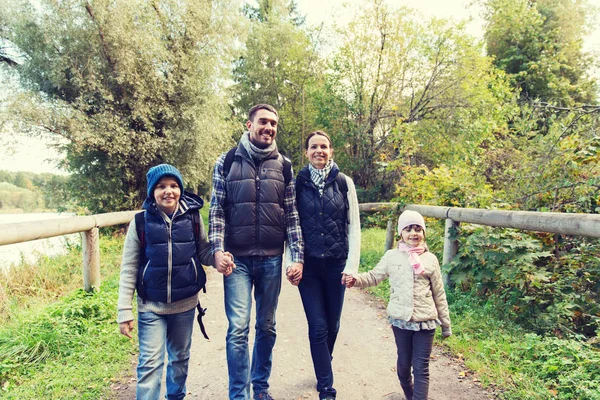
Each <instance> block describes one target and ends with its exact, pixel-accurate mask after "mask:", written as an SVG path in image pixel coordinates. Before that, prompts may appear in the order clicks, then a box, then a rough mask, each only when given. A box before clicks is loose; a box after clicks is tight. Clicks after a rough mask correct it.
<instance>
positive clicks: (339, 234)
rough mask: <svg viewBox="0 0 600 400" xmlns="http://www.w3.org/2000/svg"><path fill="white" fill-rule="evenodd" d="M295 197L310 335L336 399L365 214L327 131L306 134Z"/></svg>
mask: <svg viewBox="0 0 600 400" xmlns="http://www.w3.org/2000/svg"><path fill="white" fill-rule="evenodd" d="M305 147H306V157H307V158H308V160H309V162H310V164H308V165H307V166H306V167H304V168H303V169H302V170H301V171H300V173H299V174H298V177H297V180H296V200H297V203H298V212H299V214H300V224H301V226H302V236H303V238H304V246H305V247H304V268H303V271H302V279H301V281H300V282H299V284H298V288H299V290H300V296H301V297H302V304H303V305H304V311H305V313H306V318H307V320H308V338H309V341H310V352H311V355H312V359H313V365H314V369H315V375H316V377H317V390H318V391H319V399H335V396H336V390H335V389H334V388H333V370H332V368H331V360H332V354H333V347H334V345H335V340H336V337H337V334H338V331H339V328H340V317H341V315H342V305H343V303H344V292H345V289H346V287H345V286H344V284H343V282H342V274H355V273H356V272H357V271H358V264H359V261H360V219H359V213H358V200H357V198H356V190H355V188H354V183H353V182H352V179H350V178H349V177H347V176H346V175H344V174H342V173H341V172H340V170H339V169H338V166H337V165H336V164H335V162H333V159H332V157H333V149H332V147H331V139H330V138H329V136H328V135H327V134H326V133H325V132H322V131H316V132H312V133H311V134H309V135H308V137H307V138H306V143H305Z"/></svg>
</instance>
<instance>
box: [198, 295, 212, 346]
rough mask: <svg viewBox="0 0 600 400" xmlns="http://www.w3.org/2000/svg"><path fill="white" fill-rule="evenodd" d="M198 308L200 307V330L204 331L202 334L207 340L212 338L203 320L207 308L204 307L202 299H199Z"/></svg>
mask: <svg viewBox="0 0 600 400" xmlns="http://www.w3.org/2000/svg"><path fill="white" fill-rule="evenodd" d="M196 308H197V309H198V317H197V320H198V325H200V331H202V335H203V336H204V338H205V339H206V340H210V339H209V338H208V335H207V334H206V328H205V327H204V323H203V322H202V317H204V315H205V314H206V308H202V305H201V304H200V299H198V305H197V306H196Z"/></svg>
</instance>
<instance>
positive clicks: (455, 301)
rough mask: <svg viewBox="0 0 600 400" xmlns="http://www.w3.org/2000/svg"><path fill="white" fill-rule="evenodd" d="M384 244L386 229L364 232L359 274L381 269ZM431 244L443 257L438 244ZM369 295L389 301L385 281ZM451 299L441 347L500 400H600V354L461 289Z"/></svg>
mask: <svg viewBox="0 0 600 400" xmlns="http://www.w3.org/2000/svg"><path fill="white" fill-rule="evenodd" d="M428 233H430V230H428ZM431 237H434V236H431ZM384 242H385V231H384V230H383V229H379V228H369V229H365V230H363V232H362V246H361V266H360V270H361V271H363V272H364V271H368V270H370V269H372V268H373V267H374V266H375V265H377V262H378V261H379V260H380V259H381V257H382V256H383V244H384ZM428 242H429V245H430V248H431V249H432V250H433V251H434V253H436V255H438V258H439V256H440V255H439V254H437V253H438V251H436V250H438V248H441V247H440V246H438V244H439V243H438V242H439V241H435V242H433V243H432V241H431V240H428ZM369 291H370V292H371V293H373V294H374V295H376V296H378V297H380V298H382V299H383V300H385V301H386V302H387V301H388V300H389V283H388V281H387V280H386V281H384V282H382V283H381V284H380V285H379V286H378V287H377V288H370V289H369ZM447 295H448V302H449V305H450V316H451V318H452V330H453V333H454V335H453V336H452V337H450V338H449V339H447V340H445V341H443V342H441V343H442V344H443V345H444V346H445V347H446V348H448V349H449V350H450V351H451V352H452V353H453V354H454V355H456V356H457V357H460V358H462V359H464V361H465V365H466V366H467V367H468V368H470V369H471V370H473V371H475V372H476V373H477V375H478V377H479V379H480V380H481V383H482V384H483V385H484V387H485V386H492V385H493V386H495V387H496V388H500V390H499V394H498V395H499V396H500V398H502V399H507V400H517V399H518V400H542V399H577V400H600V352H598V350H596V349H595V348H593V347H592V346H591V345H590V344H588V343H586V342H584V341H581V340H576V339H561V338H557V337H552V336H548V337H543V336H540V335H537V334H534V333H531V332H528V331H527V330H525V329H523V328H521V327H520V326H518V325H517V324H515V323H513V322H510V321H509V320H508V318H503V314H502V310H499V309H497V308H494V306H493V304H494V302H492V301H489V302H485V301H483V300H481V299H479V298H477V297H475V296H472V295H470V294H465V293H460V292H458V291H456V292H454V291H449V292H448V293H447Z"/></svg>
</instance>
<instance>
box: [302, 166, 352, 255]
mask: <svg viewBox="0 0 600 400" xmlns="http://www.w3.org/2000/svg"><path fill="white" fill-rule="evenodd" d="M338 173H339V169H337V168H336V167H335V166H334V167H333V168H332V169H331V172H330V173H329V176H328V177H327V181H326V182H325V188H324V190H323V197H321V196H320V195H319V190H318V189H317V187H316V186H315V184H314V183H313V181H312V179H311V178H310V171H309V169H308V167H304V168H302V170H301V171H300V173H299V174H298V178H297V179H296V201H297V203H298V212H299V213H300V225H301V226H302V236H303V238H304V255H305V256H308V257H317V258H326V257H333V258H347V257H348V232H347V224H348V206H347V202H346V199H344V194H343V193H341V192H340V189H339V187H338V184H337V182H336V180H335V178H336V176H337V174H338Z"/></svg>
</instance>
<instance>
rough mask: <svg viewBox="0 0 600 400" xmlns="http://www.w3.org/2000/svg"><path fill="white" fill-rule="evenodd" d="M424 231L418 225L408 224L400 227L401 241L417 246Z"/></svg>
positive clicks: (421, 239)
mask: <svg viewBox="0 0 600 400" xmlns="http://www.w3.org/2000/svg"><path fill="white" fill-rule="evenodd" d="M424 240H425V232H423V228H421V227H420V226H419V225H409V226H407V227H406V228H404V229H402V241H403V242H404V243H406V244H407V245H409V246H412V247H417V246H419V245H421V244H423V241H424Z"/></svg>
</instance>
